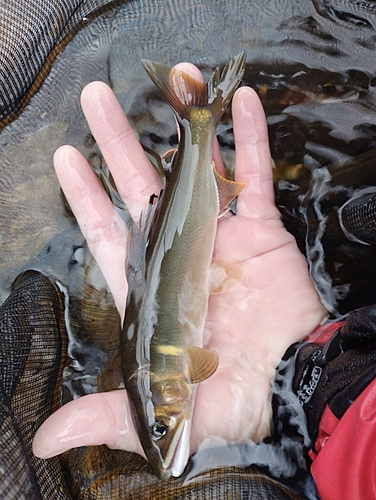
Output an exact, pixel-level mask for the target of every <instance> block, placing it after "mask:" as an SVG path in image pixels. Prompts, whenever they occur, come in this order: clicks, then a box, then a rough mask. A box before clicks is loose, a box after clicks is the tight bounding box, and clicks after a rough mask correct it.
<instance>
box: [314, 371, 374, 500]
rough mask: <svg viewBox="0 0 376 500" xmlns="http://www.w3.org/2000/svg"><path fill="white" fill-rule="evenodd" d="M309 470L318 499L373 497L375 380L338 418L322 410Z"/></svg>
mask: <svg viewBox="0 0 376 500" xmlns="http://www.w3.org/2000/svg"><path fill="white" fill-rule="evenodd" d="M315 450H316V452H317V455H316V456H315V454H314V453H313V452H312V453H311V458H312V459H313V460H314V461H313V464H312V466H311V473H312V475H313V477H314V480H315V482H316V486H317V490H318V493H319V496H320V499H321V500H347V499H348V500H355V499H356V500H371V499H375V498H376V380H374V381H373V382H372V383H371V384H369V385H368V387H367V388H366V389H365V390H364V391H363V392H362V393H361V394H360V395H359V396H358V397H357V398H356V400H355V401H354V402H353V403H352V405H351V406H350V407H349V408H348V410H347V411H346V412H345V414H344V415H343V417H342V418H341V420H338V419H337V418H336V417H335V416H334V415H333V413H332V412H331V410H330V408H329V407H328V406H327V407H326V408H325V410H324V412H323V415H322V418H321V421H320V428H319V434H318V438H317V440H316V443H315Z"/></svg>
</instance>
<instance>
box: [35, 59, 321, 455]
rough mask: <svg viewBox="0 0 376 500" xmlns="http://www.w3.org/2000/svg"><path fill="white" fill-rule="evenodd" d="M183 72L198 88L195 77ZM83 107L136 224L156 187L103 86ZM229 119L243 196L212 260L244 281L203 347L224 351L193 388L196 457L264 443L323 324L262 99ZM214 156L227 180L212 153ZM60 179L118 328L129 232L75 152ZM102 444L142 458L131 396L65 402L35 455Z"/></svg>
mask: <svg viewBox="0 0 376 500" xmlns="http://www.w3.org/2000/svg"><path fill="white" fill-rule="evenodd" d="M180 68H181V69H183V70H184V71H186V72H188V71H189V72H190V73H191V74H192V76H195V78H197V79H202V76H201V74H200V73H199V72H198V70H197V68H195V67H192V66H191V65H185V66H183V67H182V66H180ZM82 107H83V110H84V112H85V115H86V118H87V120H88V123H89V125H90V128H91V131H92V133H93V135H94V137H95V138H96V140H97V143H98V146H99V147H100V149H101V151H102V153H103V155H104V157H105V159H106V162H107V164H108V166H109V168H110V170H111V173H112V176H113V178H114V180H115V182H116V185H117V188H118V191H119V193H120V195H121V196H122V198H123V200H124V202H125V204H126V205H127V207H128V209H129V211H130V214H131V216H132V217H133V219H134V220H138V219H139V215H140V212H141V210H142V208H143V207H144V206H145V205H146V204H147V202H148V200H149V196H150V195H151V194H152V193H155V192H158V191H159V190H160V187H161V181H160V179H159V176H158V174H157V173H156V171H155V170H154V169H153V168H152V167H151V165H150V164H149V162H148V160H147V158H146V156H145V154H144V152H143V150H142V148H141V146H140V144H139V143H138V141H137V139H136V137H135V135H134V134H133V132H132V130H131V128H130V126H129V124H128V122H127V120H126V118H125V116H124V114H123V112H122V110H121V108H120V106H119V104H118V103H117V101H116V98H115V97H114V95H113V94H112V92H111V91H110V89H109V88H108V87H106V86H105V85H104V84H102V83H99V82H96V83H92V84H90V85H88V86H87V87H86V88H85V89H84V91H83V94H82ZM232 112H233V124H234V134H235V146H236V165H235V180H236V181H237V182H242V183H245V188H244V189H243V191H242V192H241V194H240V195H239V199H238V203H237V215H236V216H234V215H232V214H231V213H228V214H226V215H225V216H224V217H222V218H221V219H219V221H218V229H217V238H216V244H215V249H214V257H215V258H216V259H217V260H219V261H224V262H226V263H228V264H230V265H234V266H236V268H238V269H239V270H241V273H242V274H241V278H240V279H239V281H238V282H236V283H235V284H234V285H233V286H231V287H230V288H228V289H227V290H225V291H223V292H222V293H218V294H213V295H211V296H210V300H209V310H208V315H207V320H206V324H205V332H204V343H205V344H206V345H205V347H207V348H208V349H214V350H216V351H217V353H218V356H219V366H218V369H217V371H216V372H215V374H214V375H213V376H211V377H210V378H209V379H207V380H205V381H204V382H201V383H200V384H199V387H198V391H197V397H196V403H195V411H194V418H193V423H192V426H193V428H192V436H191V452H194V451H195V450H197V449H198V447H199V446H200V445H202V444H203V443H204V445H205V446H211V445H212V444H213V443H214V444H215V443H216V442H218V440H220V441H219V442H222V443H223V440H226V442H243V441H246V440H247V439H252V440H254V441H258V440H260V439H262V438H263V437H265V436H266V435H267V433H268V430H269V425H270V418H271V407H270V383H271V380H272V379H273V376H274V370H275V367H276V366H277V364H278V362H279V360H280V358H281V356H282V355H283V353H284V352H285V350H286V348H287V347H288V346H289V345H290V344H292V343H293V342H296V341H298V340H301V339H302V338H304V337H305V335H306V334H308V333H309V332H310V331H311V330H312V329H313V328H314V327H315V326H316V325H317V324H318V323H319V322H320V321H321V320H322V318H323V317H324V315H325V309H324V308H323V306H322V305H321V302H320V300H319V297H318V295H317V293H316V291H315V289H314V286H313V283H312V281H311V279H310V277H309V274H308V268H307V264H306V262H305V259H304V257H303V256H302V255H301V253H300V252H299V250H298V248H297V246H296V243H295V240H294V238H293V236H292V235H290V234H289V233H288V232H287V231H286V230H285V228H284V226H283V224H282V222H281V218H280V214H279V211H278V210H277V208H276V206H275V204H274V191H273V181H272V172H271V159H270V153H269V145H268V137H267V127H266V121H265V116H264V112H263V109H262V106H261V104H260V101H259V100H258V97H257V95H256V94H255V92H254V91H253V90H251V89H250V88H248V87H242V88H240V89H238V91H237V92H236V94H235V96H234V99H233V104H232ZM213 156H214V160H215V162H216V165H217V169H218V170H219V171H220V172H221V169H223V166H222V165H221V160H220V157H219V150H218V146H217V144H216V143H215V145H214V152H213ZM55 168H56V173H57V175H58V177H59V181H60V183H61V186H62V188H63V190H64V192H65V195H66V197H67V199H68V202H69V204H70V206H71V208H72V210H73V212H74V213H75V216H76V218H77V220H78V223H79V225H80V227H81V230H82V232H83V234H84V236H85V238H86V240H87V242H88V245H89V248H90V250H91V252H92V253H93V255H94V257H95V258H96V260H97V262H98V264H99V266H100V268H101V270H102V272H103V274H104V276H105V278H106V280H107V282H108V284H109V286H110V289H111V291H112V293H113V295H114V299H115V303H116V305H117V308H118V310H119V313H120V314H121V315H122V317H123V314H124V310H125V300H126V294H127V283H126V279H125V270H124V262H125V260H126V248H127V238H128V231H127V228H126V226H125V224H124V222H123V221H122V220H121V218H120V216H119V215H118V214H117V212H116V210H115V208H114V206H113V205H112V203H111V201H110V200H109V198H108V197H107V195H106V193H105V192H104V190H103V188H102V187H101V185H100V183H99V182H98V180H97V178H96V177H95V175H94V173H93V171H92V170H91V168H90V166H89V165H88V164H87V162H86V160H85V159H84V158H83V157H82V156H81V155H80V153H78V151H76V150H75V149H73V148H71V147H69V146H64V147H63V148H60V149H59V150H58V151H57V152H56V154H55ZM97 444H107V445H108V446H109V447H111V448H117V449H124V450H129V451H136V452H138V453H140V454H142V455H143V451H142V448H141V446H140V443H139V440H138V437H137V434H136V432H135V430H134V428H133V424H132V419H131V415H130V410H129V403H128V398H127V393H126V391H125V390H119V391H113V392H108V393H100V394H93V395H89V396H85V397H82V398H80V399H78V400H75V401H72V402H71V403H68V404H67V405H65V406H64V407H63V408H61V409H60V410H59V411H58V412H56V413H55V414H54V415H52V416H51V417H50V418H49V419H48V420H47V421H46V422H45V423H44V424H43V425H42V427H41V428H40V429H39V431H38V432H37V434H36V436H35V439H34V445H33V446H34V452H35V454H36V455H38V456H40V457H43V458H47V457H50V456H53V455H56V454H58V453H61V452H63V451H66V450H68V449H70V448H73V447H77V446H84V445H97Z"/></svg>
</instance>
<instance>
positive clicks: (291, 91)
mask: <svg viewBox="0 0 376 500" xmlns="http://www.w3.org/2000/svg"><path fill="white" fill-rule="evenodd" d="M375 24H376V12H375V9H374V7H373V3H371V2H369V3H367V2H357V1H355V0H354V1H346V2H345V1H341V0H336V1H331V2H329V1H325V0H316V1H312V2H311V1H308V0H306V1H300V2H296V1H293V0H290V1H287V0H274V1H273V2H268V3H265V2H264V1H261V0H255V1H252V2H249V1H245V0H242V1H236V2H235V1H234V2H232V1H228V0H218V1H215V0H204V1H200V2H197V1H193V0H183V1H181V0H179V1H176V0H175V1H173V0H168V1H166V2H163V3H162V2H155V1H150V0H148V1H147V0H139V1H130V2H125V3H123V4H122V3H118V5H117V6H116V9H113V10H111V9H110V10H108V11H107V12H106V13H105V15H103V16H100V17H97V18H95V17H94V18H93V19H91V21H90V22H88V23H87V24H86V25H85V26H84V27H83V28H81V29H80V30H79V31H78V33H77V34H76V35H75V37H74V38H73V39H72V40H71V41H70V42H69V43H68V44H67V45H66V46H65V47H63V48H62V50H61V52H60V53H59V54H58V56H57V57H56V60H55V62H54V64H53V66H52V69H51V72H50V73H49V74H48V76H47V77H46V79H45V81H44V82H43V84H42V85H41V87H40V88H39V90H38V92H36V94H35V95H34V96H33V97H32V99H31V100H30V102H29V104H28V105H27V106H26V107H25V109H24V110H23V112H22V114H21V115H20V116H19V117H18V118H17V119H15V120H14V121H13V122H11V123H10V124H8V125H7V126H6V127H5V128H4V129H3V131H2V132H1V134H0V148H1V151H2V154H1V158H0V202H1V204H2V211H1V213H0V224H1V227H2V232H1V235H0V247H1V252H0V255H1V266H0V300H1V301H3V300H4V299H5V297H6V296H7V294H8V293H9V290H10V286H11V284H12V282H13V280H14V279H15V278H16V276H17V275H18V273H19V272H20V271H21V270H22V269H24V268H25V267H26V268H27V267H30V266H31V264H30V262H33V264H32V266H34V267H37V268H38V269H41V270H42V271H43V272H46V273H48V274H49V275H51V276H53V277H55V278H56V279H59V280H63V281H62V283H63V286H68V285H69V286H70V291H71V293H72V295H73V296H80V295H82V294H83V292H82V290H83V288H82V287H84V285H83V284H82V283H83V281H85V280H86V279H87V276H88V275H90V276H93V275H96V271H95V263H93V262H90V263H88V264H87V265H86V264H85V266H80V264H79V263H78V264H76V269H79V270H80V272H79V273H78V276H79V277H80V278H82V280H83V281H82V280H74V279H73V278H71V276H72V274H69V272H70V271H71V268H69V265H71V264H69V263H71V262H72V255H74V254H75V252H76V250H77V248H76V245H78V246H80V245H81V244H82V241H81V242H78V240H79V236H77V233H76V232H75V229H74V228H75V223H74V220H73V217H72V215H71V213H70V212H69V210H68V209H67V207H66V206H65V204H64V200H63V198H62V196H61V194H60V192H59V186H58V183H57V180H56V178H55V176H54V173H53V169H52V155H53V152H54V151H55V150H56V148H57V147H59V146H60V145H62V144H65V143H69V144H71V145H73V146H75V147H77V148H78V149H79V150H80V151H81V152H82V153H83V154H84V155H85V156H86V157H87V158H88V160H89V162H90V163H91V164H92V166H93V168H94V169H96V171H97V172H98V173H99V172H102V171H103V172H104V175H105V171H106V170H105V168H106V167H105V164H104V160H103V157H102V156H101V154H100V151H99V150H98V148H97V146H96V144H95V141H94V139H93V137H92V136H91V134H90V132H89V130H88V127H87V125H86V123H85V120H84V118H83V114H82V112H81V110H80V106H79V94H80V92H81V90H82V88H83V86H84V85H85V84H87V83H88V82H90V81H92V80H94V79H99V80H102V81H104V82H106V83H108V84H109V85H110V86H111V87H112V88H113V90H114V91H115V93H116V95H117V96H118V98H119V100H120V102H121V103H122V106H123V108H124V110H125V111H126V113H127V116H128V118H129V119H130V122H131V124H132V126H133V128H134V130H135V131H136V133H137V134H138V136H139V138H140V141H141V143H142V144H143V146H144V148H145V149H146V150H147V152H148V153H149V154H150V156H151V157H152V158H158V157H159V156H160V155H161V154H163V153H164V152H165V151H166V150H167V149H170V148H171V147H174V146H176V144H177V136H176V129H175V123H174V119H173V116H172V113H171V111H170V108H169V107H168V106H167V105H166V103H165V101H164V100H163V98H162V97H161V96H160V95H159V93H158V92H157V91H156V90H155V88H154V87H153V85H152V84H151V82H150V80H149V79H148V77H147V75H146V73H145V71H144V70H143V68H142V66H141V64H140V60H141V58H147V59H151V60H156V61H161V62H164V63H167V64H171V65H173V64H175V63H177V62H180V61H182V60H188V61H190V62H193V63H195V64H197V65H198V66H199V67H200V68H201V69H202V71H203V73H204V76H205V77H206V78H207V77H208V76H209V74H210V73H211V71H212V70H213V69H214V67H215V66H216V65H218V64H220V65H222V64H224V63H225V62H227V61H228V60H229V59H230V58H231V57H233V56H234V55H235V54H237V53H238V52H240V51H241V50H246V51H247V69H246V74H245V78H244V82H243V83H244V84H248V85H250V86H252V87H253V88H255V90H256V91H257V92H258V94H259V96H260V98H261V100H262V102H263V105H264V108H265V112H266V115H267V121H268V126H269V138H270V147H271V152H272V156H273V159H274V163H275V179H276V184H275V190H276V198H277V203H278V206H279V208H280V210H281V213H282V216H283V219H284V222H285V224H286V226H287V228H288V230H289V231H291V232H292V233H293V234H294V236H295V237H296V239H297V242H298V245H299V247H300V249H301V251H302V252H304V253H305V255H306V256H307V259H308V262H309V265H310V270H311V274H312V277H313V279H314V281H315V284H316V287H317V290H318V291H319V293H320V295H321V297H322V299H323V302H324V303H325V305H326V306H327V308H328V310H329V311H330V313H331V315H332V317H333V318H335V317H342V316H343V315H345V314H346V313H347V312H348V311H350V310H352V309H353V308H355V307H360V306H362V305H366V304H369V303H374V302H375V299H376V287H375V285H374V284H375V283H376V280H375V278H376V266H374V262H375V259H374V257H375V255H374V254H375V248H374V246H373V245H362V244H361V243H359V242H356V241H351V240H349V239H348V238H347V237H346V234H344V232H343V231H342V229H341V227H340V224H339V220H338V216H337V213H338V211H340V209H341V206H342V205H343V204H344V203H346V201H348V199H350V198H351V197H352V196H353V195H354V193H356V192H358V190H362V189H367V188H368V187H369V186H374V185H375V183H376V172H375V169H374V168H372V165H373V163H374V158H375V154H374V149H375V144H376V115H375V104H376V94H375V92H376V88H375V87H376V79H375V75H376V59H375V57H374V50H375V37H374V27H375ZM219 143H220V146H221V149H222V154H223V156H224V158H225V161H226V163H227V167H228V169H229V170H231V167H232V165H233V161H234V138H233V131H232V122H231V117H230V115H229V113H227V114H226V115H225V117H224V118H223V120H222V123H221V125H220V127H219ZM374 172H375V173H374ZM51 241H53V246H52V248H53V254H52V255H59V258H56V259H54V258H50V259H46V258H45V253H43V252H45V249H46V246H47V247H48V245H49V242H51ZM77 242H78V243H77ZM40 252H42V253H40ZM38 255H39V257H38ZM76 257H77V255H76ZM35 259H37V260H36V261H35ZM73 260H74V259H73ZM36 262H37V263H36ZM76 262H78V260H77V258H76ZM85 262H86V261H85ZM68 271H69V272H68ZM67 276H69V278H67ZM64 280H65V281H64ZM72 283H79V285H77V286H76V287H75V286H73V285H72ZM99 283H100V284H99ZM89 284H90V285H92V283H91V282H90V279H89ZM93 288H94V289H96V290H106V287H105V285H103V283H101V282H100V280H99V281H97V280H94V287H93ZM103 293H108V291H106V292H103ZM105 302H106V304H110V305H109V306H108V307H109V308H111V307H112V309H113V304H112V305H111V300H110V299H109V298H108V302H107V299H106V301H105ZM106 307H107V305H106ZM106 307H104V309H106ZM97 340H98V342H101V341H102V340H101V337H100V336H98V339H97ZM72 342H73V344H75V343H76V346H79V347H80V349H81V350H82V351H83V352H84V353H87V345H86V344H85V343H84V342H83V341H82V339H79V338H76V339H73V341H72ZM73 344H71V352H73V348H72V345H73ZM102 348H103V349H102ZM115 349H116V339H112V340H111V347H110V350H112V351H115ZM76 350H77V349H76ZM104 350H105V348H104V347H103V345H102V347H101V349H99V351H98V352H97V353H96V354H95V353H94V354H93V359H96V360H97V361H96V362H95V363H98V364H97V365H95V363H94V365H93V366H94V368H93V370H92V372H90V374H89V376H90V377H93V379H90V387H89V388H88V387H86V386H85V384H84V383H82V387H81V386H80V387H79V388H78V389H77V386H75V387H74V388H73V389H70V391H71V396H72V397H74V395H75V394H76V392H77V391H78V392H79V393H81V392H85V391H86V392H91V391H93V390H95V384H96V382H95V376H96V375H97V373H96V370H97V368H98V366H100V370H99V371H101V370H102V369H103V368H104V367H105V366H106V363H108V359H104V358H102V357H101V356H102V354H103V352H104ZM75 355H77V352H76V354H72V356H73V357H74V356H75ZM99 358H100V362H99V361H98V359H99ZM73 365H74V364H73ZM73 365H72V366H73ZM75 366H76V368H77V367H78V368H77V370H73V371H72V373H73V375H72V377H71V378H70V379H69V376H68V379H69V380H76V378H75V377H76V373H77V371H78V372H80V373H81V372H82V370H81V365H80V364H79V363H78V361H77V360H76V365H75ZM87 375H88V374H87V373H86V375H84V376H87ZM79 378H80V377H79V376H78V379H79ZM85 380H87V379H85ZM68 385H69V383H68ZM85 387H86V388H85ZM75 391H76V392H75ZM80 391H81V392H80ZM292 404H293V406H294V407H295V406H296V405H295V403H292ZM296 408H298V407H296ZM297 411H298V410H297ZM299 426H300V428H301V436H302V442H300V443H299V444H298V447H300V448H299V450H300V451H301V446H303V445H306V439H307V436H306V433H305V431H304V419H303V418H302V419H301V421H300V423H299ZM302 443H303V444H302ZM290 444H291V443H289V442H286V443H285V445H286V447H285V448H284V447H283V445H282V447H281V448H280V449H279V450H277V449H276V448H273V453H270V445H269V444H264V445H261V446H259V447H254V446H252V445H249V446H246V445H245V446H244V447H243V448H241V449H237V451H236V452H235V455H236V457H237V458H235V459H234V456H235V455H234V451H233V450H232V449H231V453H230V455H229V457H230V458H228V459H227V458H224V460H225V461H226V460H230V462H231V461H232V462H233V461H234V460H235V462H236V460H238V461H239V463H242V464H244V463H247V462H250V461H255V462H256V463H260V464H262V465H270V464H269V462H268V460H270V459H271V458H270V457H274V458H275V460H276V462H278V463H279V461H280V457H281V455H280V454H279V453H281V454H282V455H283V454H284V455H286V456H287V457H290V455H291V450H290V449H289V446H290ZM294 445H295V443H294ZM239 450H240V451H239ZM286 450H289V451H288V453H287V452H286ZM264 452H265V453H264ZM285 452H286V453H285ZM297 455H299V453H298V454H297ZM197 457H199V455H197ZM289 460H290V459H287V461H285V462H283V464H282V465H281V464H279V465H280V466H281V467H282V470H281V471H280V472H278V473H277V471H276V473H277V475H278V474H280V475H284V476H288V475H293V474H295V471H296V470H297V469H298V468H302V467H303V466H302V464H300V463H292V464H289ZM194 467H197V468H198V469H200V467H201V465H200V462H199V459H198V458H197V462H194ZM193 471H195V468H194V469H193ZM308 487H309V486H307V488H308ZM307 497H308V498H311V497H309V496H308V493H307ZM312 498H313V497H312Z"/></svg>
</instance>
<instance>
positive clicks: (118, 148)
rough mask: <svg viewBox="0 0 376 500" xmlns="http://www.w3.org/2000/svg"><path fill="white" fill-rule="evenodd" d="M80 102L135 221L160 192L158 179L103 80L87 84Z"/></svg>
mask: <svg viewBox="0 0 376 500" xmlns="http://www.w3.org/2000/svg"><path fill="white" fill-rule="evenodd" d="M81 105H82V109H83V111H84V113H85V116H86V119H87V121H88V124H89V126H90V130H91V132H92V134H93V136H94V137H95V140H96V141H97V144H98V146H99V148H100V150H101V152H102V154H103V156H104V158H105V160H106V162H107V164H108V166H109V168H110V170H111V173H112V176H113V178H114V180H115V183H116V186H117V189H118V191H119V194H120V196H121V197H122V199H123V201H124V203H125V204H126V206H127V208H128V210H129V212H130V214H131V216H132V218H133V219H134V220H137V221H138V220H139V216H140V213H141V211H142V209H143V208H144V207H145V206H146V205H147V203H148V201H149V197H150V195H151V194H153V193H159V191H160V189H161V187H162V183H161V179H160V177H159V175H158V173H157V171H156V170H155V169H154V168H153V167H152V166H151V164H150V162H149V160H148V158H147V156H146V154H145V152H144V150H143V149H142V147H141V144H140V143H139V141H138V139H137V137H136V136H135V134H134V132H133V130H132V128H131V126H130V124H129V122H128V120H127V118H126V116H125V114H124V112H123V110H122V108H121V106H120V104H119V102H118V100H117V99H116V97H115V95H114V93H113V92H112V90H111V89H110V88H109V87H108V86H107V85H106V84H105V83H103V82H92V83H90V84H89V85H87V86H86V87H85V88H84V90H83V91H82V94H81Z"/></svg>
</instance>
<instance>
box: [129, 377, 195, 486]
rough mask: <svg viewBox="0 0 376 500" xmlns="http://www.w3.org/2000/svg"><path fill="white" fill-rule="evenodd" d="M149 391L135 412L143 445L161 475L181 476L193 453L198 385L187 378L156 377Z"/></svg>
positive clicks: (150, 460)
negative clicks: (195, 400)
mask: <svg viewBox="0 0 376 500" xmlns="http://www.w3.org/2000/svg"><path fill="white" fill-rule="evenodd" d="M149 394H150V397H148V398H144V401H143V404H142V408H141V407H140V405H137V408H136V405H134V412H133V418H134V421H135V424H136V427H137V429H138V433H139V437H140V441H141V444H142V447H143V449H144V451H145V454H146V456H147V458H148V460H149V463H150V465H151V467H152V468H153V470H154V472H155V474H156V475H157V476H158V477H159V478H160V479H168V478H169V477H171V476H174V477H179V476H181V474H182V473H183V471H184V469H185V466H186V464H187V462H188V459H189V456H190V435H191V422H192V413H193V402H194V394H195V389H194V387H192V386H191V385H190V384H189V382H188V381H187V380H181V379H180V380H179V379H175V380H174V379H169V380H157V381H155V382H154V383H152V385H151V387H150V393H149Z"/></svg>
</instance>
